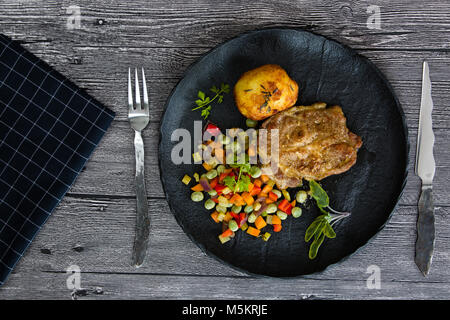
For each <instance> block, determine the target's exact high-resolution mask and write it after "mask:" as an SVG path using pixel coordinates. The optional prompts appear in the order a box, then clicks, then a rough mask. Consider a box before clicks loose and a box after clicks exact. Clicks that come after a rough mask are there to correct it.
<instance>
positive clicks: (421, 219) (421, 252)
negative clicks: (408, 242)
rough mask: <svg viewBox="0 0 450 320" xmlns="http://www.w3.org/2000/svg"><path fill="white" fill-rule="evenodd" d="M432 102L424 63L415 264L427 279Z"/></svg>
mask: <svg viewBox="0 0 450 320" xmlns="http://www.w3.org/2000/svg"><path fill="white" fill-rule="evenodd" d="M432 111H433V100H432V98H431V80H430V71H429V67H428V63H427V62H426V61H424V62H423V72H422V100H421V104H420V116H419V129H418V134H417V149H416V165H415V173H416V175H418V176H419V177H420V178H421V180H422V190H421V194H420V198H419V203H418V218H417V240H416V255H415V258H414V261H415V262H416V265H417V267H418V268H419V270H420V271H421V272H422V273H423V275H424V276H426V275H427V274H428V272H429V270H430V266H431V262H432V258H433V251H434V240H435V227H434V204H433V191H432V190H433V189H432V185H433V178H434V174H435V171H436V164H435V161H434V156H433V147H434V133H433V122H432V117H431V114H432Z"/></svg>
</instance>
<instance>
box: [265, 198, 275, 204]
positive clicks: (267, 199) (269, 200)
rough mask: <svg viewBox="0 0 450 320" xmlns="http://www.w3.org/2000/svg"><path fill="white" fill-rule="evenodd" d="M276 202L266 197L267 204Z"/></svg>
mask: <svg viewBox="0 0 450 320" xmlns="http://www.w3.org/2000/svg"><path fill="white" fill-rule="evenodd" d="M274 202H275V201H274V200H272V199H270V198H266V203H267V204H271V203H274Z"/></svg>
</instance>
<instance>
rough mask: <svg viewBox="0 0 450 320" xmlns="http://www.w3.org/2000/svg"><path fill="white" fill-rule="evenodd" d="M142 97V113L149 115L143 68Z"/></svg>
mask: <svg viewBox="0 0 450 320" xmlns="http://www.w3.org/2000/svg"><path fill="white" fill-rule="evenodd" d="M142 95H143V96H144V104H143V107H144V111H145V112H146V113H147V115H148V114H149V112H148V92H147V80H145V73H144V68H142Z"/></svg>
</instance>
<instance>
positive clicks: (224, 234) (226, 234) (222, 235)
mask: <svg viewBox="0 0 450 320" xmlns="http://www.w3.org/2000/svg"><path fill="white" fill-rule="evenodd" d="M232 235H233V231H231V229H227V230H225V231H224V232H223V233H222V234H221V235H220V236H221V237H222V238H226V237H230V236H232Z"/></svg>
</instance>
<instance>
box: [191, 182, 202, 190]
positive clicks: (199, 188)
mask: <svg viewBox="0 0 450 320" xmlns="http://www.w3.org/2000/svg"><path fill="white" fill-rule="evenodd" d="M191 190H192V191H203V187H202V185H201V184H200V183H199V184H196V185H195V186H193V187H192V188H191Z"/></svg>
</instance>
